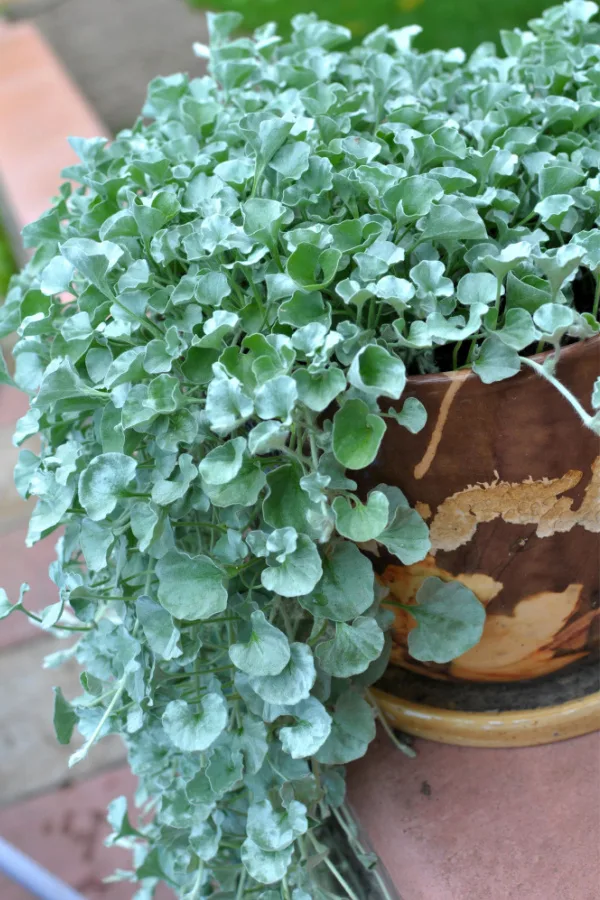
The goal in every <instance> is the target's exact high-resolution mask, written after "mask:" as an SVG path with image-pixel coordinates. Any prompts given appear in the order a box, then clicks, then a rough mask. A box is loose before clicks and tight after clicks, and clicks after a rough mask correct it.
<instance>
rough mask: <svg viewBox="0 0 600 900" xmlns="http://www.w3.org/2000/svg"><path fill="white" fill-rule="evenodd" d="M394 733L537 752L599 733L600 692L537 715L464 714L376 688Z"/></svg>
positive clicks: (521, 712)
mask: <svg viewBox="0 0 600 900" xmlns="http://www.w3.org/2000/svg"><path fill="white" fill-rule="evenodd" d="M372 691H373V694H374V696H375V698H376V700H377V703H378V705H379V707H380V709H381V710H382V712H383V714H384V715H385V717H386V719H387V721H388V722H389V723H390V724H391V725H392V727H393V728H398V729H399V730H400V731H403V732H405V733H406V734H410V735H413V736H414V737H418V738H422V739H427V740H430V741H437V742H438V743H441V744H458V745H459V746H463V747H535V746H539V745H540V744H553V743H555V742H557V741H564V740H568V739H569V738H575V737H580V736H581V735H584V734H590V733H592V732H594V731H598V730H599V729H600V692H598V691H596V692H595V693H593V694H588V695H587V696H586V697H580V698H576V699H574V700H569V701H568V702H567V703H560V704H557V705H555V706H548V707H540V708H537V709H526V710H514V711H504V712H498V711H492V710H490V711H489V712H463V711H461V710H449V709H440V708H438V707H435V706H428V705H427V704H424V703H416V702H414V701H411V700H404V699H402V698H401V697H395V696H392V695H391V694H388V693H386V692H385V691H384V690H381V689H379V688H372Z"/></svg>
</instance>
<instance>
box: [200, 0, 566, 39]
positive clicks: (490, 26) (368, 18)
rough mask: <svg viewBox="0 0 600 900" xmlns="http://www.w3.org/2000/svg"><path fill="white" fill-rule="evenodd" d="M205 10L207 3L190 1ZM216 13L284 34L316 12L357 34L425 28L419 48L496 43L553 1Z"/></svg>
mask: <svg viewBox="0 0 600 900" xmlns="http://www.w3.org/2000/svg"><path fill="white" fill-rule="evenodd" d="M191 2H192V3H193V5H195V6H199V7H202V8H206V5H207V4H206V0H204V2H202V0H191ZM209 5H210V7H211V8H213V9H215V10H236V11H239V12H241V13H242V14H243V15H244V26H245V27H246V28H249V29H252V28H256V27H257V26H259V25H262V24H264V22H268V21H271V20H272V21H276V22H278V23H279V24H280V25H281V27H282V30H285V26H286V23H289V20H290V18H291V17H292V16H294V15H296V13H306V12H313V11H314V12H317V13H318V15H319V16H320V17H321V18H322V19H329V20H330V21H332V22H337V23H339V24H341V25H346V26H347V27H348V28H350V29H351V31H352V32H353V33H354V34H355V35H356V36H357V37H361V36H362V35H364V34H368V33H369V32H370V31H373V30H374V29H375V28H378V27H379V26H380V25H384V24H385V25H389V26H390V27H391V28H402V27H403V26H405V25H413V24H417V25H421V26H422V27H423V29H424V33H423V34H422V35H420V36H419V37H418V38H417V40H416V41H415V46H416V47H419V48H420V49H431V48H434V47H440V48H442V49H446V48H449V47H456V46H460V47H464V48H465V49H466V50H473V49H474V48H475V47H476V46H477V45H478V44H480V43H481V42H482V41H490V40H493V41H497V38H498V32H499V30H500V29H502V28H515V27H522V28H523V27H525V26H526V24H527V22H528V20H529V19H531V18H533V17H534V16H538V15H540V13H541V12H542V11H543V10H544V9H546V8H547V7H548V6H551V5H552V3H551V2H548V0H212V2H211V3H210V4H209Z"/></svg>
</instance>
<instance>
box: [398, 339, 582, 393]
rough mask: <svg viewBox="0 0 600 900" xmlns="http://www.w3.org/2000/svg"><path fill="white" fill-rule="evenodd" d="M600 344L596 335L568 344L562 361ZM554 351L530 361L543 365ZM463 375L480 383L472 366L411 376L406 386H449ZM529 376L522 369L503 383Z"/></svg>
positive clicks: (467, 379)
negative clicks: (525, 375) (456, 377)
mask: <svg viewBox="0 0 600 900" xmlns="http://www.w3.org/2000/svg"><path fill="white" fill-rule="evenodd" d="M595 344H598V348H599V349H600V334H594V335H592V337H588V338H584V339H583V340H580V341H575V343H573V344H567V345H566V347H561V350H560V358H559V362H560V360H562V358H563V357H564V356H566V357H568V358H572V357H575V358H576V357H577V356H579V355H581V354H583V353H586V352H587V351H588V350H589V347H590V345H592V347H593V346H594V345H595ZM553 353H554V350H545V351H544V352H543V353H534V354H533V355H532V356H529V357H528V359H533V360H535V362H538V363H540V364H543V363H544V362H545V361H546V360H547V359H548V357H550V356H552V354H553ZM458 372H460V373H461V376H462V379H463V380H464V381H465V382H471V383H472V382H473V381H480V379H479V376H478V375H476V374H475V372H474V371H473V368H472V367H471V366H465V367H463V368H462V369H445V370H444V371H443V372H431V373H429V374H428V375H409V376H408V377H407V379H406V386H407V387H409V386H412V385H415V386H417V385H428V384H445V385H447V384H448V376H452V375H454V374H455V373H458ZM519 374H521V375H523V374H528V375H530V376H533V377H535V374H534V373H533V372H532V371H531V370H528V371H527V372H526V373H524V372H523V369H522V368H521V369H520V370H519V372H515V375H513V376H512V378H507V379H503V381H506V382H509V381H512V380H513V378H514V377H515V376H516V375H519Z"/></svg>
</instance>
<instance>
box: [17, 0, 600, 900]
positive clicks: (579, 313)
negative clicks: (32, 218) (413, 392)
mask: <svg viewBox="0 0 600 900" xmlns="http://www.w3.org/2000/svg"><path fill="white" fill-rule="evenodd" d="M595 10H596V6H595V4H593V3H589V2H582V0H572V2H570V3H568V4H566V5H565V6H564V7H559V8H555V9H553V10H550V11H549V12H548V13H547V14H546V15H545V16H544V18H543V19H542V20H539V21H535V22H534V23H532V26H531V27H532V31H531V32H519V31H516V32H513V33H510V34H508V33H507V34H504V35H503V36H502V42H503V45H504V48H505V51H506V53H507V56H505V57H503V58H499V57H497V56H495V55H494V53H493V52H492V50H491V48H489V47H487V46H484V47H482V48H480V49H479V50H478V51H476V52H475V53H474V54H473V55H472V56H471V57H470V58H469V59H466V58H465V56H464V54H462V53H461V52H459V51H451V52H449V53H444V52H431V53H427V54H424V55H420V54H418V53H415V52H413V51H412V50H411V49H410V35H411V33H412V32H411V30H410V29H409V30H408V31H396V32H390V31H389V30H387V29H386V28H381V29H379V30H378V31H376V32H374V33H373V34H372V35H370V36H369V37H368V38H367V39H366V40H365V41H364V43H363V44H362V46H360V47H355V48H351V49H349V50H348V51H346V52H345V51H342V50H339V49H338V48H339V47H340V46H342V45H343V44H344V42H345V41H347V39H348V37H349V35H348V33H347V31H346V30H345V29H344V28H340V27H337V26H334V25H331V24H329V23H326V22H320V21H318V20H317V19H316V18H314V17H310V16H302V17H298V18H296V19H295V20H294V31H293V37H292V39H291V42H290V43H288V44H282V43H281V42H280V41H279V39H278V38H277V36H276V35H275V33H274V30H273V29H272V28H270V27H267V28H263V29H261V30H260V31H259V32H257V33H256V34H255V36H254V38H253V39H250V38H240V39H239V40H233V39H231V38H230V33H231V31H232V29H233V28H235V27H236V26H237V25H238V24H239V20H238V17H237V16H235V15H233V14H225V15H223V16H215V17H211V18H210V29H211V37H212V48H211V51H210V54H209V53H208V51H207V50H206V48H203V47H198V48H197V51H198V53H199V54H200V55H209V56H210V71H211V76H210V77H203V78H198V79H194V80H191V81H190V80H189V79H188V78H187V77H186V76H184V75H175V76H172V77H170V78H159V79H156V80H155V81H153V82H152V84H151V85H150V88H149V93H148V100H147V103H146V106H145V108H144V117H145V118H144V119H140V120H139V121H138V122H137V123H136V125H135V126H134V128H133V129H131V130H127V131H123V132H122V133H121V134H119V135H118V136H117V138H116V139H115V140H114V141H112V142H107V141H106V140H104V139H96V140H74V141H73V142H72V143H73V146H74V147H75V149H76V151H77V153H78V155H79V158H80V160H81V162H80V164H79V165H77V166H74V167H72V168H71V169H69V170H68V171H67V172H66V173H65V174H66V176H67V177H68V178H69V179H71V180H72V181H74V182H75V183H77V184H79V185H80V187H76V188H72V187H71V186H70V184H65V185H63V187H62V188H61V192H60V196H59V197H58V198H57V201H56V203H55V205H54V207H53V208H52V209H51V210H50V211H49V212H48V213H47V214H45V215H44V216H42V217H41V218H40V219H39V220H38V221H37V222H35V223H34V224H32V225H30V226H28V227H27V228H26V229H25V239H26V241H27V243H28V245H30V246H37V250H36V252H35V254H34V255H33V258H32V260H31V262H30V264H29V265H28V267H27V268H26V270H25V271H24V272H23V273H22V274H21V275H19V276H17V277H15V278H14V279H13V281H12V284H11V288H10V291H9V294H8V297H7V301H6V303H5V305H4V307H3V308H2V311H1V314H0V335H2V334H8V333H10V332H11V331H13V330H18V333H19V337H20V340H19V341H18V343H17V345H16V348H15V356H16V374H15V381H16V383H17V384H18V385H19V386H20V387H21V388H23V389H24V390H26V391H27V392H28V393H29V394H30V395H31V398H32V400H31V409H30V411H29V412H28V413H27V414H26V415H25V416H24V417H23V418H22V419H21V420H20V422H19V424H18V430H17V435H16V442H17V444H20V443H22V442H23V441H24V440H25V439H26V438H27V437H29V436H31V435H33V434H35V433H37V432H41V434H42V438H43V440H42V450H41V453H40V455H39V456H38V455H36V454H35V453H33V452H31V451H29V450H23V451H22V452H21V455H20V458H19V463H18V466H17V470H16V481H17V486H18V489H19V491H20V492H21V494H22V495H23V497H28V496H29V495H35V496H37V497H38V503H37V506H36V507H35V510H34V512H33V515H32V518H31V525H30V529H29V535H28V539H27V540H28V543H29V544H32V543H35V542H36V541H37V540H39V539H40V538H42V537H44V536H46V535H47V534H49V533H51V532H52V531H54V530H55V529H56V528H58V527H59V526H61V525H64V526H65V532H64V536H63V537H62V538H61V539H60V541H59V544H58V561H57V562H56V563H55V564H54V565H53V566H52V568H51V574H52V578H53V580H54V581H55V583H56V585H57V588H58V591H59V600H58V601H57V602H56V603H53V604H52V605H50V606H49V607H47V608H46V609H45V610H44V611H43V612H42V614H41V616H39V617H38V616H36V615H34V614H33V613H30V612H29V611H27V610H26V608H25V605H24V602H23V596H22V597H21V599H20V600H19V601H17V602H15V603H13V604H11V603H10V602H9V600H8V598H7V597H6V595H3V596H2V598H0V617H3V616H6V615H8V614H10V613H12V612H15V611H25V612H27V614H28V615H30V616H31V617H32V618H33V619H34V620H36V621H37V622H38V624H39V625H40V626H41V627H42V628H45V629H46V630H49V631H52V632H53V633H55V634H62V635H67V636H73V635H72V633H73V632H81V636H80V640H79V642H78V643H75V644H73V645H72V646H71V647H70V648H69V649H67V650H62V651H59V652H58V653H56V654H54V655H53V657H52V658H51V659H50V661H49V664H51V665H54V664H58V663H60V662H61V661H63V660H64V659H66V658H69V657H70V656H76V658H77V659H78V660H79V661H80V662H81V663H82V664H83V666H84V668H85V674H84V675H83V676H82V685H83V689H84V693H83V694H82V696H81V697H78V698H76V699H75V700H73V701H72V702H71V703H69V702H67V701H66V700H65V698H64V697H63V696H62V694H61V693H60V692H57V696H56V707H55V722H56V726H57V733H58V736H59V739H60V740H62V741H63V742H69V740H70V738H71V734H72V731H73V728H74V726H75V724H77V726H78V728H79V730H80V732H81V733H82V734H83V736H84V738H85V739H86V742H85V744H84V746H83V747H82V748H81V749H80V750H78V751H76V752H75V753H74V754H73V757H72V763H75V762H78V761H79V760H80V759H82V758H83V757H84V756H85V755H86V753H87V752H88V750H89V749H90V748H91V747H92V746H93V744H94V743H95V741H96V740H97V739H98V738H100V737H101V736H102V735H104V734H105V733H107V732H109V731H115V732H119V733H121V734H122V736H123V738H124V740H125V742H126V744H127V746H128V749H129V759H130V764H131V767H132V770H133V771H134V772H135V774H136V775H138V776H139V778H140V790H139V795H138V801H139V804H140V805H141V806H142V807H143V809H144V812H145V814H146V815H144V816H143V818H142V824H141V825H139V827H138V829H136V828H133V827H132V826H131V824H130V822H129V819H128V817H127V810H126V805H125V802H124V800H123V799H122V798H120V799H119V800H117V801H115V803H114V804H113V805H112V807H111V811H110V820H111V822H112V824H113V826H114V835H113V837H112V841H113V842H118V843H120V844H124V845H130V846H132V847H134V850H135V853H134V859H135V872H133V873H131V874H130V875H127V874H125V875H124V877H130V878H131V880H133V881H140V882H141V883H142V886H141V888H140V891H139V893H138V894H137V895H136V896H137V897H138V898H139V900H142V898H147V897H150V896H151V895H152V893H153V890H154V887H155V885H156V884H157V883H158V882H159V881H160V880H164V881H166V882H168V883H169V884H170V885H172V886H173V887H174V888H175V889H176V890H177V891H178V892H179V894H180V896H182V897H187V898H188V900H194V898H195V900H197V898H200V897H212V896H215V897H223V898H225V897H229V898H241V897H245V896H247V895H248V896H258V897H260V898H263V900H272V898H275V897H283V898H284V900H306V898H310V897H315V898H325V897H330V896H332V895H331V893H330V890H329V888H327V887H323V886H319V883H318V879H319V873H320V871H321V869H322V868H323V866H322V865H320V863H322V862H323V857H322V856H321V855H320V854H321V851H322V846H321V844H320V843H319V840H318V837H317V836H316V835H315V828H316V827H317V826H318V824H319V822H321V821H322V820H323V818H324V816H326V815H328V813H329V812H333V813H334V815H335V816H337V817H338V819H339V821H340V822H341V824H342V825H343V827H344V828H345V829H346V831H347V833H348V834H349V835H350V837H351V840H352V843H353V844H354V846H357V842H356V838H355V836H354V834H353V832H352V826H351V824H350V820H349V817H348V816H349V814H348V810H347V808H346V807H345V804H344V786H343V785H344V782H343V767H344V765H345V764H346V763H348V762H351V761H352V760H354V759H357V758H358V757H360V756H362V755H363V754H364V753H365V751H366V749H367V747H368V744H369V742H370V741H371V739H372V738H373V736H374V733H375V726H374V716H375V715H376V714H377V712H378V710H377V708H376V705H375V704H374V701H373V698H372V696H371V695H370V693H369V692H368V690H365V689H366V688H368V686H369V685H370V684H372V683H373V682H374V681H375V680H376V679H377V678H378V677H379V675H380V674H381V673H382V672H383V670H384V668H385V665H386V660H387V652H388V649H389V637H388V636H386V634H385V631H386V628H387V627H388V626H389V621H390V613H389V612H387V611H386V610H384V609H381V608H380V603H381V600H382V599H383V592H382V590H381V589H380V588H379V587H378V585H377V583H376V580H375V578H374V573H373V567H372V564H371V561H370V559H369V558H368V556H367V555H366V553H365V552H364V547H365V544H369V546H372V544H370V543H369V542H374V541H376V542H378V543H380V544H381V545H382V546H383V547H385V548H386V550H387V551H388V552H390V553H392V554H393V555H394V556H396V557H397V558H398V559H399V560H400V562H402V563H404V564H410V563H413V562H416V561H418V560H420V559H422V558H423V557H424V556H425V555H426V553H427V551H428V548H429V538H428V531H427V526H426V525H425V523H424V522H423V520H422V519H421V518H420V516H419V515H418V513H417V512H416V511H414V510H412V509H410V507H409V505H408V504H407V502H406V499H405V497H404V495H403V494H402V492H401V491H400V490H399V489H398V487H397V486H394V485H392V486H389V485H380V486H378V488H377V489H375V490H373V491H372V492H371V493H370V494H369V496H368V497H364V496H363V497H361V498H360V499H359V498H358V497H357V496H356V491H357V485H356V482H355V480H354V479H353V477H352V476H353V470H360V469H363V468H365V467H367V466H369V465H370V464H371V463H372V462H373V461H374V460H375V458H376V456H377V453H378V449H379V446H380V444H381V441H382V440H396V441H401V440H402V438H403V432H402V427H405V428H408V429H409V430H411V431H417V430H419V428H421V427H422V426H423V424H424V422H425V417H426V413H425V410H424V409H423V407H422V406H421V405H420V404H419V403H418V402H417V401H415V400H408V401H407V402H406V403H404V404H402V402H400V403H397V401H401V397H402V394H403V391H404V387H405V382H406V377H407V373H411V372H433V371H436V370H437V369H439V368H440V367H443V366H446V365H455V366H458V365H461V364H470V363H472V365H473V369H474V370H475V372H476V373H477V374H478V375H479V376H480V377H481V379H482V380H483V381H485V382H493V381H496V380H498V379H501V378H506V377H509V376H511V375H512V374H514V373H516V372H517V371H519V368H520V366H521V365H522V363H526V364H528V365H533V366H534V367H536V368H537V370H538V371H539V374H540V375H543V376H544V377H547V378H549V379H550V380H551V381H554V382H555V381H556V380H555V378H554V375H553V363H554V361H555V359H556V356H557V354H558V351H559V348H560V345H561V342H564V341H565V340H574V339H578V338H582V337H583V338H584V337H588V336H592V335H595V334H597V332H598V323H597V315H596V314H597V307H598V296H599V288H598V283H599V269H600V236H599V232H598V229H597V225H598V221H599V200H600V184H599V179H598V168H599V165H600V134H599V129H598V121H599V111H600V78H599V72H600V41H599V40H598V35H599V29H598V27H597V26H596V25H593V24H590V22H589V21H588V20H589V19H590V17H591V16H592V14H593V13H594V12H595ZM594 283H595V286H594ZM536 345H539V346H541V347H543V346H547V347H550V348H555V351H556V352H555V354H554V355H553V356H551V357H550V359H549V362H548V363H547V364H546V365H545V366H541V365H539V364H538V363H536V362H535V361H531V360H529V359H528V358H527V356H526V355H525V356H521V355H520V354H521V353H524V352H525V353H527V352H528V351H529V349H531V348H534V347H535V346H536ZM3 377H4V379H5V380H8V375H4V376H3ZM559 387H560V389H561V390H562V392H563V394H564V395H565V396H567V398H568V396H569V395H568V392H567V391H566V390H565V389H564V388H562V386H560V385H559ZM599 393H600V391H599V390H597V391H596V393H595V398H594V400H595V402H596V403H597V405H600V397H598V394H599ZM571 401H572V402H573V403H575V404H576V401H575V399H574V398H571ZM394 404H395V405H394ZM578 412H579V413H580V415H581V417H582V419H583V420H584V422H586V424H589V425H592V426H593V427H596V426H597V421H598V417H597V416H596V417H595V418H593V417H592V416H590V415H589V414H588V413H587V412H586V411H585V410H584V409H583V408H582V407H581V406H579V408H578ZM388 429H389V433H387V431H388ZM410 610H411V612H412V614H413V616H414V617H415V619H416V622H417V627H416V628H415V630H414V631H413V632H412V633H411V640H410V650H411V652H412V654H413V655H414V656H415V657H416V658H419V659H424V660H435V661H436V662H446V661H448V660H450V659H452V658H454V657H455V656H457V655H460V654H461V653H463V652H465V651H466V650H467V649H469V647H471V646H473V644H474V643H476V642H477V640H478V639H479V636H480V634H481V629H482V626H483V620H484V610H483V608H482V606H481V605H480V604H479V602H478V601H477V599H476V598H475V597H474V595H473V594H472V593H471V592H470V591H468V590H467V589H466V588H464V587H462V586H459V585H457V584H450V585H444V584H443V583H442V582H441V581H439V580H438V579H435V578H432V579H429V580H427V581H426V582H425V584H424V586H423V588H422V590H421V592H420V593H419V596H418V605H417V606H412V607H410ZM326 865H327V866H328V871H329V872H330V873H331V874H332V876H333V877H335V878H338V879H339V878H340V877H341V876H340V874H339V872H338V871H337V869H336V868H335V866H333V864H332V863H331V862H330V860H329V859H326ZM264 884H273V885H276V887H274V888H273V889H264V888H262V887H261V885H264Z"/></svg>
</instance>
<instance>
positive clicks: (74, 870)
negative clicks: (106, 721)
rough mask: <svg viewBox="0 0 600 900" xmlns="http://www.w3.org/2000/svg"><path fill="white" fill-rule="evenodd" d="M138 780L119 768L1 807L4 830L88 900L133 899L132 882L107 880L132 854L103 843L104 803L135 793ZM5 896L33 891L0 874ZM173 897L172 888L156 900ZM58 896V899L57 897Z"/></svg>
mask: <svg viewBox="0 0 600 900" xmlns="http://www.w3.org/2000/svg"><path fill="white" fill-rule="evenodd" d="M133 790H134V779H133V778H132V776H131V775H130V774H129V772H128V770H126V769H118V770H115V771H112V772H109V773H106V774H104V775H100V776H97V777H95V778H92V779H90V780H88V781H84V782H80V783H78V784H74V785H71V786H69V787H67V788H64V789H62V790H59V791H57V792H55V793H52V794H44V795H42V796H39V797H35V798H34V799H32V800H27V801H25V802H23V803H18V804H16V805H14V806H9V807H6V808H5V809H3V810H0V834H1V835H2V837H3V838H5V840H7V841H9V842H10V843H12V844H13V845H14V846H16V847H18V848H19V850H22V851H23V852H24V853H27V854H28V855H29V856H31V857H33V858H34V859H35V860H36V861H37V862H38V863H40V865H42V866H44V867H45V868H47V869H49V870H50V871H51V872H53V873H54V874H55V875H57V876H58V877H59V878H61V879H62V880H63V881H66V882H67V883H68V884H70V885H71V887H73V888H75V890H78V891H80V892H81V893H82V895H83V896H84V897H85V898H86V900H130V898H131V896H132V894H133V893H134V886H133V885H132V884H127V883H122V884H103V882H102V879H103V878H105V877H106V876H107V875H110V874H111V873H112V872H113V871H114V869H116V868H125V869H127V868H129V866H130V859H131V858H130V854H129V853H128V852H127V851H125V850H122V849H119V848H110V849H109V848H106V847H105V846H104V844H103V840H104V837H105V836H106V834H107V833H108V830H109V829H108V828H107V826H106V823H105V815H106V807H107V805H108V803H109V801H110V800H112V799H113V798H114V797H118V796H119V795H120V794H126V795H128V796H129V797H131V795H132V793H133ZM0 897H1V898H2V900H31V895H30V894H28V893H27V892H26V891H25V890H23V888H20V887H18V886H17V885H14V884H13V883H12V882H9V881H8V880H7V879H6V878H3V877H2V876H1V875H0ZM170 897H172V894H171V893H170V892H168V891H166V890H165V891H164V892H160V893H159V894H157V897H156V900H167V898H170ZM56 900H60V898H58V897H57V898H56Z"/></svg>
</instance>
